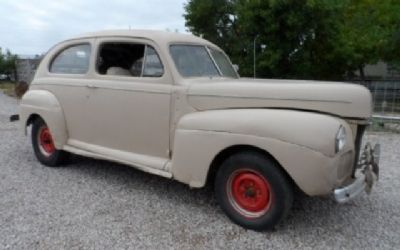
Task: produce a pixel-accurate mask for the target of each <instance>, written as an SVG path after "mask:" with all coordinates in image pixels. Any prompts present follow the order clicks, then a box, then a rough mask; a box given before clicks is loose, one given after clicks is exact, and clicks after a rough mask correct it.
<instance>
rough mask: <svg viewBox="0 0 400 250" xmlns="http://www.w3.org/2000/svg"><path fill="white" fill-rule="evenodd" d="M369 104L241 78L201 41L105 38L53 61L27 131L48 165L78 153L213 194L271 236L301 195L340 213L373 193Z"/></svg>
mask: <svg viewBox="0 0 400 250" xmlns="http://www.w3.org/2000/svg"><path fill="white" fill-rule="evenodd" d="M371 102H372V101H371V94H370V92H369V91H368V90H367V89H366V88H364V87H361V86H358V85H352V84H346V83H332V82H316V81H293V80H261V79H244V78H240V77H239V75H238V73H237V72H236V70H235V68H234V67H233V66H232V64H231V62H230V60H229V58H228V57H227V56H226V54H225V53H224V52H223V51H222V50H221V49H220V48H218V47H217V46H216V45H214V44H212V43H210V42H208V41H206V40H204V39H201V38H198V37H195V36H191V35H184V34H174V33H168V32H160V31H144V30H125V31H103V32H97V33H89V34H85V35H82V36H79V37H77V38H74V39H70V40H67V41H64V42H61V43H59V44H57V45H56V46H54V47H53V48H52V49H51V50H50V51H49V52H48V53H47V54H46V56H45V57H44V58H43V60H42V62H41V63H40V66H39V68H38V70H37V72H36V75H35V78H34V80H33V82H32V84H31V86H30V89H29V90H28V91H27V92H26V93H25V95H24V96H23V98H22V100H21V102H20V110H19V119H20V122H21V125H22V127H23V129H24V130H25V131H27V127H28V126H29V125H32V133H31V136H32V144H33V149H34V152H35V155H36V157H37V159H38V160H39V161H40V162H41V163H42V164H44V165H47V166H58V165H60V164H62V163H63V162H64V161H65V160H66V158H67V156H68V154H69V153H74V154H79V155H83V156H88V157H93V158H100V159H106V160H111V161H116V162H120V163H123V164H127V165H131V166H132V167H135V168H138V169H141V170H143V171H146V172H149V173H152V174H156V175H160V176H163V177H166V178H173V179H175V180H178V181H180V182H183V183H186V184H188V185H189V186H190V187H194V188H201V187H204V186H205V185H206V183H209V182H213V184H214V187H215V194H216V197H217V200H218V202H219V204H220V206H221V208H222V209H223V211H224V212H225V213H226V214H227V215H228V217H229V218H230V219H232V220H233V221H234V222H236V223H237V224H239V225H241V226H243V227H246V228H250V229H255V230H262V229H270V228H272V227H273V226H274V225H276V224H277V223H278V222H279V221H280V220H281V219H282V218H283V217H284V216H285V215H286V214H287V213H288V212H289V210H290V207H291V204H292V201H293V196H294V190H295V189H300V190H301V191H303V192H304V193H305V194H307V195H310V196H320V195H330V194H332V196H333V197H334V199H336V200H337V201H338V202H346V201H348V200H351V199H352V198H354V197H355V196H357V195H359V194H360V193H361V192H362V191H364V190H367V191H370V188H371V187H372V185H373V184H374V183H375V180H377V177H378V161H379V146H376V147H374V148H372V147H371V146H370V144H368V143H367V144H366V146H365V148H363V149H361V143H362V137H363V133H364V130H365V128H366V127H367V125H368V123H369V118H370V116H371V106H372V105H371Z"/></svg>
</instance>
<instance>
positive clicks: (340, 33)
mask: <svg viewBox="0 0 400 250" xmlns="http://www.w3.org/2000/svg"><path fill="white" fill-rule="evenodd" d="M399 4H400V2H399V1H396V0H388V1H378V0H230V1H229V0H190V1H189V2H188V3H187V5H186V6H185V9H186V14H185V19H186V26H187V27H188V28H189V30H190V31H191V32H193V33H194V34H195V35H202V36H203V37H204V38H206V39H208V40H210V41H212V42H214V43H216V44H217V45H219V46H220V47H221V48H222V49H224V50H225V51H226V52H227V53H228V54H229V55H230V56H231V58H232V59H233V61H234V62H236V63H239V65H240V68H241V74H242V75H244V76H251V75H252V72H253V70H252V68H253V42H254V40H255V39H256V45H257V46H256V51H257V76H259V77H275V78H303V79H341V78H343V77H344V76H345V75H346V74H347V75H350V74H349V73H351V72H354V71H355V70H357V69H360V68H362V67H363V66H364V65H366V64H371V63H375V62H377V61H378V60H385V61H389V62H398V61H399V53H398V51H399V45H400V27H399V24H400V18H399V15H400V9H399ZM261 45H265V46H261Z"/></svg>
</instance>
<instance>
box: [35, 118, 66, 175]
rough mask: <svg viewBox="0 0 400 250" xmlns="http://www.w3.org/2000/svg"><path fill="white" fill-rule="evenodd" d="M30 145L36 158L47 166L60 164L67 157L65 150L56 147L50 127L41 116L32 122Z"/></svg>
mask: <svg viewBox="0 0 400 250" xmlns="http://www.w3.org/2000/svg"><path fill="white" fill-rule="evenodd" d="M32 146H33V151H34V152H35V155H36V158H37V159H38V160H39V161H40V162H41V163H42V164H44V165H46V166H49V167H56V166H59V165H61V164H62V163H64V162H65V161H66V159H67V157H68V153H67V152H65V151H62V150H58V149H56V147H55V146H54V141H53V136H52V135H51V132H50V129H49V128H48V126H47V124H46V123H45V122H44V121H43V120H42V119H41V118H37V119H35V120H34V121H33V123H32Z"/></svg>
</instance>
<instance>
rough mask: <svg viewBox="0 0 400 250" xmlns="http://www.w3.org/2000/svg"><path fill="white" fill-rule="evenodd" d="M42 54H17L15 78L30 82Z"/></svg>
mask: <svg viewBox="0 0 400 250" xmlns="http://www.w3.org/2000/svg"><path fill="white" fill-rule="evenodd" d="M41 60H42V56H39V55H36V56H18V59H17V61H16V69H17V79H18V81H24V82H27V83H28V84H30V83H31V81H32V79H33V77H34V76H35V73H36V69H37V67H38V66H39V63H40V61H41Z"/></svg>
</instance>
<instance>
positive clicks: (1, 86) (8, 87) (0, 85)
mask: <svg viewBox="0 0 400 250" xmlns="http://www.w3.org/2000/svg"><path fill="white" fill-rule="evenodd" d="M14 88H15V83H13V82H3V81H0V90H2V91H3V92H4V94H6V95H9V96H13V97H15V91H14Z"/></svg>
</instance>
